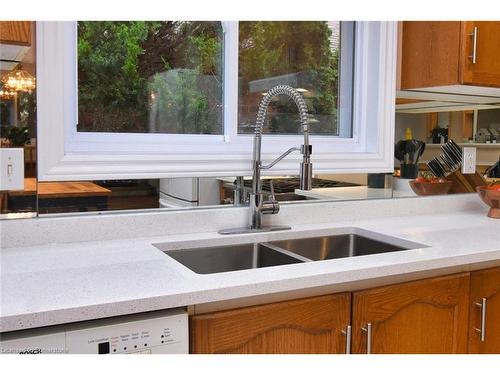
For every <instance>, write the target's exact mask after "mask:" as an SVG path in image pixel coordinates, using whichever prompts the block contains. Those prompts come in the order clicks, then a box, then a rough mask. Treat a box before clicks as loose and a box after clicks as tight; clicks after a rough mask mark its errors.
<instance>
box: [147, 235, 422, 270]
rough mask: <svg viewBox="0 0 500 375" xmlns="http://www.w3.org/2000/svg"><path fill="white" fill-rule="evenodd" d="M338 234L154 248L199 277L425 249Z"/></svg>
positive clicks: (384, 239)
mask: <svg viewBox="0 0 500 375" xmlns="http://www.w3.org/2000/svg"><path fill="white" fill-rule="evenodd" d="M339 232H340V233H337V234H335V235H329V236H320V237H318V236H316V237H307V238H297V239H287V240H280V241H270V242H264V243H249V244H243V245H231V246H217V247H202V248H193V249H180V250H166V249H165V248H166V244H155V245H154V246H156V247H157V248H159V249H160V250H162V251H163V252H164V253H165V254H166V255H168V256H169V257H171V258H173V259H175V260H176V261H177V262H179V263H181V264H182V265H184V266H185V267H187V268H189V269H190V270H191V271H193V272H195V273H199V274H211V273H221V272H230V271H240V270H246V269H252V268H264V267H274V266H283V265H287V264H295V263H303V262H312V261H322V260H328V259H337V258H345V257H356V256H364V255H373V254H380V253H388V252H393V251H402V250H410V249H416V248H422V247H426V246H425V245H422V244H418V243H415V242H410V241H406V240H403V239H399V238H395V237H390V236H385V235H382V234H379V233H376V232H370V231H366V230H364V229H360V228H346V229H344V230H341V231H339Z"/></svg>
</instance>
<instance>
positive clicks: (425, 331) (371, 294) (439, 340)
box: [352, 273, 469, 354]
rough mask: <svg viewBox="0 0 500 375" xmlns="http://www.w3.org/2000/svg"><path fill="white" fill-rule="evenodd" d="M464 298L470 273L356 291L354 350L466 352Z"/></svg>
mask: <svg viewBox="0 0 500 375" xmlns="http://www.w3.org/2000/svg"><path fill="white" fill-rule="evenodd" d="M468 301H469V274H468V273H462V274H457V275H451V276H445V277H438V278H432V279H426V280H418V281H413V282H408V283H402V284H396V285H389V286H385V287H380V288H374V289H368V290H363V291H359V292H355V293H353V304H352V309H353V311H352V316H353V322H352V335H353V342H352V348H353V350H352V352H353V353H366V352H367V351H368V346H370V352H371V353H387V354H389V353H395V354H397V353H407V354H413V353H436V354H438V353H466V352H467V336H468V329H467V322H468V310H469V308H468V304H469V302H468ZM368 324H371V329H369V330H370V331H371V332H369V333H368V332H366V331H365V330H368V329H367V328H368ZM369 336H371V337H369Z"/></svg>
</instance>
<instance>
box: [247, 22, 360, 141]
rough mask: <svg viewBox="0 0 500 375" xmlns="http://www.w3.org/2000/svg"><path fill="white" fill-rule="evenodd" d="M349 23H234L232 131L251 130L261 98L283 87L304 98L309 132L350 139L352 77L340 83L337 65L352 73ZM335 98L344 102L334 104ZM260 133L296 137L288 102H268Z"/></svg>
mask: <svg viewBox="0 0 500 375" xmlns="http://www.w3.org/2000/svg"><path fill="white" fill-rule="evenodd" d="M344 24H346V25H345V26H346V27H344ZM349 24H351V23H349V22H346V23H344V22H342V26H341V22H338V21H257V22H255V21H244V22H239V63H238V68H239V86H240V87H239V92H238V133H240V134H247V133H252V132H253V126H254V122H255V114H256V113H257V109H258V105H259V102H260V99H261V98H262V95H263V94H265V93H266V92H267V91H268V90H269V89H270V88H272V87H273V86H276V85H279V84H286V85H289V86H292V87H294V88H296V89H297V90H299V91H300V92H301V93H302V95H303V96H304V98H305V100H306V102H307V105H308V109H309V114H310V115H311V116H310V118H311V121H310V131H311V134H315V135H323V136H339V135H341V136H342V137H346V138H350V137H351V136H352V121H351V117H350V113H351V105H350V103H351V100H352V86H353V84H352V74H344V75H343V76H342V80H348V81H349V82H347V84H345V83H344V84H343V85H342V86H341V85H340V81H341V74H340V67H341V61H342V65H343V66H342V68H343V69H345V72H347V73H348V72H351V73H352V65H353V58H352V56H353V50H354V43H353V41H354V38H353V35H352V34H353V27H352V25H349ZM341 30H342V31H341ZM341 33H342V35H341ZM344 34H346V35H344ZM341 51H342V52H341ZM341 53H342V59H341ZM340 90H342V95H340ZM340 98H341V100H342V102H344V101H345V103H340V100H339V99H340ZM341 108H343V109H342V111H347V112H348V113H347V116H342V119H343V121H342V123H340V121H339V119H340V116H339V115H340V111H341ZM340 126H342V128H343V131H342V132H341V131H340ZM264 133H267V134H275V135H280V134H281V135H293V134H299V133H301V129H300V124H299V116H298V113H297V108H296V106H295V105H294V103H293V102H292V101H291V100H290V99H289V98H286V97H278V98H275V99H274V100H273V102H272V103H271V104H270V106H269V108H268V121H267V124H266V126H265V128H264Z"/></svg>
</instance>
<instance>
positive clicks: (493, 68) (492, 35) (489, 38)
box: [462, 21, 500, 87]
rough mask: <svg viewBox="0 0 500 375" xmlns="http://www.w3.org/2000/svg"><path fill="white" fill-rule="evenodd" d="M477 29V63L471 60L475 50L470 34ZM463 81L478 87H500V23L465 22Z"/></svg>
mask: <svg viewBox="0 0 500 375" xmlns="http://www.w3.org/2000/svg"><path fill="white" fill-rule="evenodd" d="M474 27H477V38H476V41H477V45H476V52H477V53H476V63H475V64H473V63H472V60H471V59H470V58H469V56H470V55H472V50H473V38H472V37H471V36H470V34H471V33H472V32H473V30H474ZM462 29H463V31H462V35H463V41H464V42H463V49H462V62H463V70H462V75H463V77H462V81H463V83H465V84H469V85H477V86H493V87H498V86H500V22H498V21H481V22H478V21H474V22H472V21H471V22H463V28H462Z"/></svg>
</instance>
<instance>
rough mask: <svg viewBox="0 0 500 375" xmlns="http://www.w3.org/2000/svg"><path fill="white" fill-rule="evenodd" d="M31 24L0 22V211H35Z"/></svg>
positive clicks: (0, 212)
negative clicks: (0, 172) (0, 162)
mask: <svg viewBox="0 0 500 375" xmlns="http://www.w3.org/2000/svg"><path fill="white" fill-rule="evenodd" d="M14 23H16V25H13V24H14ZM34 24H35V23H34V22H30V21H23V22H8V21H1V24H0V40H1V41H2V43H0V152H1V156H0V159H1V160H2V167H6V168H5V169H3V170H2V172H3V173H2V179H1V180H0V214H5V213H10V212H24V213H29V212H36V186H37V185H36V173H37V168H36V166H37V157H36V156H37V152H36V78H35V72H36V61H35V56H36V53H35V25H34ZM14 26H15V27H14ZM5 161H7V162H6V163H4V162H5ZM21 202H22V203H21ZM18 203H19V204H20V206H21V207H22V208H21V209H18V207H16V205H17V204H18Z"/></svg>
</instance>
